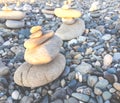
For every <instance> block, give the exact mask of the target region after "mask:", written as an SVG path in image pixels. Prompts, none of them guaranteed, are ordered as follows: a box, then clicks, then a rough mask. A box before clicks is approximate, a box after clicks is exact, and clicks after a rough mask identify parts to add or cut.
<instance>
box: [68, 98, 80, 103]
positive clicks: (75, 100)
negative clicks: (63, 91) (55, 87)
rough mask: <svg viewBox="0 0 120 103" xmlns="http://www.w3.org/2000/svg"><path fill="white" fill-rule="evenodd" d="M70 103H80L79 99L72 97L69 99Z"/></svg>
mask: <svg viewBox="0 0 120 103" xmlns="http://www.w3.org/2000/svg"><path fill="white" fill-rule="evenodd" d="M68 103H79V102H78V100H77V99H75V98H73V97H71V98H69V99H68Z"/></svg>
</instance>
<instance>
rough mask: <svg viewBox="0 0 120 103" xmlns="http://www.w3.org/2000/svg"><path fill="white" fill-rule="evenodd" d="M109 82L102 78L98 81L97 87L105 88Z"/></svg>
mask: <svg viewBox="0 0 120 103" xmlns="http://www.w3.org/2000/svg"><path fill="white" fill-rule="evenodd" d="M108 84H109V82H108V80H106V79H102V80H99V81H98V82H97V83H96V85H95V87H97V88H100V89H105V88H106V87H107V85H108Z"/></svg>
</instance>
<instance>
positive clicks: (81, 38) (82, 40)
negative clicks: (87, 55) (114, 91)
mask: <svg viewBox="0 0 120 103" xmlns="http://www.w3.org/2000/svg"><path fill="white" fill-rule="evenodd" d="M86 39H87V37H85V36H79V37H78V38H77V40H78V41H79V42H80V43H82V42H85V41H86Z"/></svg>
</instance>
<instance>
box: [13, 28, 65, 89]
mask: <svg viewBox="0 0 120 103" xmlns="http://www.w3.org/2000/svg"><path fill="white" fill-rule="evenodd" d="M30 32H31V35H30V38H29V39H28V40H26V41H25V43H24V46H25V48H26V51H25V55H24V59H25V61H26V62H25V63H23V64H22V65H21V66H20V67H19V68H18V69H17V70H16V71H15V74H14V81H15V83H16V84H18V85H20V86H25V87H38V86H42V85H45V84H47V83H50V82H52V81H54V80H55V79H56V78H58V77H59V76H60V74H61V73H62V72H63V71H64V67H65V64H66V60H65V57H64V56H63V55H62V54H60V53H59V51H60V48H61V46H62V43H63V42H62V40H61V39H60V38H59V37H58V36H56V35H54V32H53V31H48V32H46V33H45V34H44V35H43V33H42V27H41V26H34V27H32V28H31V30H30Z"/></svg>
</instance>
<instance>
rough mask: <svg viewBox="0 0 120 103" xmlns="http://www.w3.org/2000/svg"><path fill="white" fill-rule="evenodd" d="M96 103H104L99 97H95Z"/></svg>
mask: <svg viewBox="0 0 120 103" xmlns="http://www.w3.org/2000/svg"><path fill="white" fill-rule="evenodd" d="M96 99H97V103H104V102H103V99H102V97H101V96H96Z"/></svg>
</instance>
